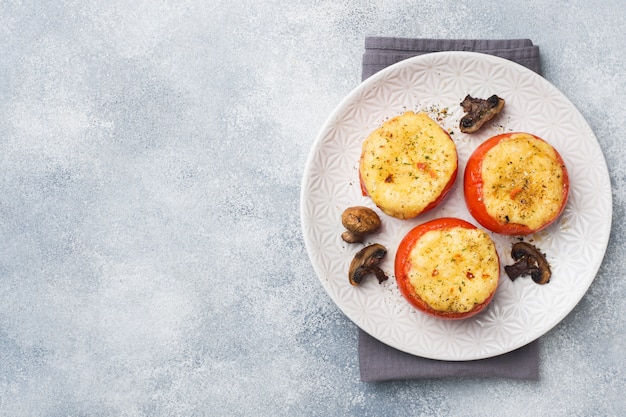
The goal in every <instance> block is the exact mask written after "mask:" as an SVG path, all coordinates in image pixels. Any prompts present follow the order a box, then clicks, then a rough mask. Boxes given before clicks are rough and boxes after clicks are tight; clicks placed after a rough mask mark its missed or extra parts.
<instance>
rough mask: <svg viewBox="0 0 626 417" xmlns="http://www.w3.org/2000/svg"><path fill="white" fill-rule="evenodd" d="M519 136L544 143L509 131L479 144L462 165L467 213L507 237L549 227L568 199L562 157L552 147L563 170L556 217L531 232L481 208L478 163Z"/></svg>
mask: <svg viewBox="0 0 626 417" xmlns="http://www.w3.org/2000/svg"><path fill="white" fill-rule="evenodd" d="M520 133H522V134H527V135H530V136H533V137H534V138H536V139H538V140H541V141H544V142H545V140H544V139H542V138H540V137H538V136H536V135H533V134H530V133H525V132H511V133H503V134H500V135H496V136H493V137H491V138H489V139H487V140H486V141H484V142H483V143H481V144H480V145H479V146H478V148H476V150H475V151H474V152H473V153H472V155H471V156H470V158H469V159H468V161H467V165H466V166H465V172H464V175H463V193H464V195H465V204H466V206H467V209H468V211H469V213H470V214H471V215H472V217H473V218H474V219H476V221H477V222H478V223H480V224H481V225H482V226H483V227H485V228H486V229H488V230H490V231H492V232H495V233H499V234H502V235H508V236H525V235H530V234H533V233H536V232H538V231H540V230H543V229H545V228H546V227H548V226H550V224H552V223H553V222H554V221H555V220H556V219H558V218H559V216H560V215H561V214H562V213H563V210H564V209H565V205H566V203H567V198H568V196H569V175H568V173H567V169H566V167H565V163H564V161H563V158H562V157H561V155H560V154H559V153H558V151H557V150H556V149H554V147H553V149H554V152H555V153H556V158H557V161H558V162H559V164H560V165H561V167H562V168H563V204H562V205H561V207H560V209H559V211H558V212H557V213H556V215H555V216H554V217H553V218H552V219H550V220H549V221H548V222H546V223H544V224H543V225H542V226H541V227H538V228H534V229H533V228H530V227H528V226H525V225H522V224H517V223H500V222H499V221H498V220H496V219H494V218H493V217H491V216H490V215H489V213H488V212H487V208H486V207H485V203H484V202H483V179H482V175H481V170H482V160H483V158H484V156H485V154H486V153H487V152H488V151H489V150H490V149H491V148H493V147H494V146H496V145H497V144H498V143H500V142H501V141H502V140H505V139H507V138H509V137H510V136H512V135H515V134H520Z"/></svg>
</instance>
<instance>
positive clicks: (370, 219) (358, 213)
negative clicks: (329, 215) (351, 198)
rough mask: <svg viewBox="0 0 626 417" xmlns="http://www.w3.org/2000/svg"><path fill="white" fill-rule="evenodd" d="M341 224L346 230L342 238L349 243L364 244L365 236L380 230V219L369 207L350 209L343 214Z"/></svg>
mask: <svg viewBox="0 0 626 417" xmlns="http://www.w3.org/2000/svg"><path fill="white" fill-rule="evenodd" d="M341 224H343V227H345V228H346V231H345V232H343V233H342V235H341V238H342V239H343V240H344V241H346V242H347V243H358V242H363V239H364V238H365V235H367V234H368V233H374V232H375V231H377V230H378V229H379V228H380V224H381V223H380V217H378V214H376V212H375V211H374V210H372V209H371V208H369V207H364V206H355V207H348V208H347V209H345V210H344V212H343V213H342V214H341Z"/></svg>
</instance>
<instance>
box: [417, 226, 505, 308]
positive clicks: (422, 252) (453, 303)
mask: <svg viewBox="0 0 626 417" xmlns="http://www.w3.org/2000/svg"><path fill="white" fill-rule="evenodd" d="M409 258H410V267H409V270H408V276H409V281H410V282H411V285H412V286H413V289H414V291H415V293H416V294H417V295H418V296H419V297H420V298H421V299H422V300H423V301H424V302H426V303H427V304H428V305H429V306H431V307H432V308H433V309H435V310H438V311H446V312H455V313H464V312H467V311H470V310H472V309H473V308H474V307H475V306H477V305H479V304H482V303H483V302H484V301H485V300H486V299H487V298H489V296H490V295H491V294H492V293H493V292H494V291H495V289H496V287H497V286H498V279H499V276H500V262H499V260H498V254H497V253H496V248H495V245H494V244H493V241H492V240H491V238H490V237H489V236H488V235H487V233H485V232H484V231H483V230H480V229H467V228H463V227H455V228H452V229H449V230H433V231H429V232H426V233H425V234H424V235H423V236H421V237H420V238H419V239H418V241H417V242H416V244H415V246H414V247H413V249H412V250H411V252H410V255H409Z"/></svg>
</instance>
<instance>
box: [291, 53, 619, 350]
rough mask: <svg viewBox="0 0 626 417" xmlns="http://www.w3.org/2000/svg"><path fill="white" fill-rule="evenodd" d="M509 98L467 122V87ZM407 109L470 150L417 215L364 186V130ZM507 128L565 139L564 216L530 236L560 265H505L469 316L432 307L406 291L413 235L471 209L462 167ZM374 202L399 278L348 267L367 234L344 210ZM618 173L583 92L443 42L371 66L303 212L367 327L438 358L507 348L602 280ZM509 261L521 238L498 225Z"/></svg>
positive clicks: (327, 265) (315, 167)
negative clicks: (377, 200) (399, 253)
mask: <svg viewBox="0 0 626 417" xmlns="http://www.w3.org/2000/svg"><path fill="white" fill-rule="evenodd" d="M467 94H471V95H473V96H476V97H488V96H490V95H491V94H498V95H499V96H500V97H503V98H504V99H505V100H506V106H505V109H504V111H503V113H502V114H501V115H500V116H499V117H498V118H496V119H494V120H492V123H490V124H488V125H486V126H485V127H483V129H482V130H481V131H480V132H478V133H475V134H473V135H465V134H463V133H461V132H460V131H459V130H458V121H459V119H460V117H461V116H462V114H463V112H462V109H461V107H460V105H459V103H460V102H461V100H462V99H463V98H464V97H465V95H467ZM406 110H414V111H420V110H424V111H428V112H429V113H430V114H431V116H432V117H433V118H435V119H438V120H439V122H440V124H441V125H442V126H443V127H444V128H446V129H448V131H450V132H451V134H452V138H453V139H454V141H455V143H456V145H457V149H458V153H459V175H458V177H457V183H456V184H455V185H454V188H453V190H452V191H451V192H450V195H449V196H448V197H447V198H446V200H444V202H443V204H442V205H440V206H439V207H438V208H437V209H435V210H434V211H431V212H429V213H427V214H425V215H422V216H419V217H418V218H416V219H413V220H408V221H407V220H398V219H393V218H391V217H388V216H385V215H383V214H382V213H381V212H380V210H378V209H377V208H376V207H375V206H374V205H373V204H372V202H371V200H369V199H368V198H365V197H362V196H361V193H360V187H359V180H358V160H359V156H360V151H361V142H362V141H363V139H364V138H365V137H366V136H367V135H368V134H369V132H371V131H372V130H373V129H375V128H376V127H378V126H379V125H380V124H381V123H382V122H383V121H384V120H386V119H388V118H390V117H393V116H396V115H398V114H401V113H403V112H404V111H406ZM507 131H527V132H530V133H533V134H536V135H538V136H540V137H542V138H544V139H546V140H547V141H548V142H549V143H551V144H552V145H554V146H555V147H556V148H557V149H558V151H559V153H560V154H561V155H562V157H563V159H564V160H565V163H566V165H567V168H568V171H569V174H570V181H571V194H570V199H569V202H568V205H567V206H566V209H565V211H564V213H563V215H562V216H561V218H560V219H559V220H558V221H557V222H556V223H555V224H553V225H552V226H550V227H549V228H548V229H546V230H544V231H542V232H540V233H538V234H536V235H534V236H531V237H529V238H528V239H530V238H532V239H533V242H534V243H535V244H536V245H537V246H538V247H539V248H540V249H541V250H542V251H544V252H545V253H546V254H547V258H548V261H549V262H550V264H551V265H552V269H553V277H552V280H551V282H550V283H549V284H547V285H544V286H539V285H537V284H534V283H533V282H532V281H531V280H530V279H529V278H520V279H518V280H516V281H515V282H512V281H510V280H509V279H508V277H507V276H506V274H504V271H502V276H501V279H500V286H499V288H498V292H497V293H496V296H495V297H494V300H493V302H492V304H491V305H490V307H489V308H488V310H486V311H484V312H483V313H481V314H479V315H477V316H475V317H474V318H470V319H467V320H464V321H455V322H449V321H442V320H439V319H436V318H432V317H428V316H426V315H424V314H422V313H420V312H418V311H416V310H414V309H413V308H412V307H410V306H409V304H408V303H407V302H406V301H405V300H404V299H403V298H402V296H401V295H400V293H399V291H398V287H397V285H396V282H395V277H394V275H393V259H394V257H395V250H396V248H397V246H398V243H399V242H400V240H401V239H402V237H403V236H404V235H405V234H406V233H407V232H408V231H409V230H410V229H411V228H412V227H414V226H415V225H416V224H419V223H422V222H424V221H426V220H429V219H432V218H436V217H442V216H455V217H459V218H462V219H465V220H468V221H470V222H472V223H474V224H477V223H476V222H475V221H474V220H473V219H472V218H471V216H470V215H469V214H468V212H467V209H466V206H465V202H464V200H463V193H462V184H461V182H462V177H463V175H462V173H463V170H464V169H465V162H466V161H467V158H468V157H469V155H470V154H471V152H472V151H473V150H474V149H475V148H476V146H478V144H480V143H481V142H482V141H483V140H485V139H487V138H488V137H490V136H493V135H495V134H498V133H502V132H507ZM354 205H366V206H369V207H372V208H373V209H375V210H376V211H377V212H378V213H379V215H380V216H381V219H382V222H383V227H382V230H381V231H380V233H378V234H376V235H374V236H372V237H371V238H370V240H368V241H366V242H365V244H368V243H373V242H378V243H381V244H383V245H385V246H386V247H387V249H388V251H389V252H388V254H387V257H386V259H385V261H384V262H383V264H382V267H383V269H384V270H385V271H386V272H387V273H388V275H389V276H390V279H389V280H388V281H386V282H385V283H383V284H382V285H379V284H378V282H377V281H376V280H375V279H369V280H366V281H365V282H364V283H363V284H362V285H361V286H360V287H352V286H351V285H350V284H349V282H348V278H347V268H348V265H349V263H350V260H351V259H352V257H353V255H354V253H356V252H357V251H358V250H359V249H360V248H361V247H363V245H361V244H359V245H348V244H346V243H344V242H343V241H342V240H341V238H340V234H341V232H342V230H343V229H342V225H341V221H340V217H341V212H342V211H343V210H344V209H345V208H347V207H349V206H354ZM611 210H612V201H611V189H610V181H609V175H608V171H607V167H606V163H605V160H604V156H603V155H602V151H601V149H600V147H599V145H598V142H597V139H596V138H595V136H594V134H593V132H592V131H591V129H590V128H589V126H588V124H587V122H586V121H585V120H584V118H583V117H582V116H581V114H580V113H579V112H578V110H577V109H576V108H575V107H574V106H573V105H572V103H571V102H570V101H569V100H568V99H567V98H566V97H565V96H564V95H563V94H562V93H560V92H559V91H558V90H557V89H556V88H555V87H553V86H552V85H551V84H550V83H548V82H547V81H546V80H545V79H544V78H542V77H540V76H539V75H537V74H535V73H534V72H532V71H530V70H528V69H526V68H524V67H522V66H520V65H518V64H515V63H513V62H510V61H507V60H504V59H501V58H497V57H492V56H490V55H483V54H477V53H472V52H442V53H435V54H429V55H423V56H420V57H416V58H412V59H409V60H406V61H403V62H400V63H398V64H396V65H394V66H391V67H389V68H387V69H385V70H383V71H381V72H380V73H378V74H376V75H374V76H373V77H371V78H369V79H368V80H367V81H365V82H364V83H362V84H361V85H360V86H359V87H357V88H356V89H355V90H354V91H352V92H351V93H350V94H349V95H348V96H347V97H346V98H345V99H344V100H343V101H342V102H341V104H340V105H339V106H338V107H337V109H336V110H335V111H334V112H333V114H332V115H331V116H330V117H329V119H328V121H327V122H326V124H325V126H324V127H323V128H322V130H321V132H320V134H319V136H318V138H317V140H316V142H315V144H314V147H313V149H312V150H311V154H310V155H309V159H308V161H307V166H306V169H305V172H304V178H303V181H302V194H301V218H302V227H303V233H304V239H305V243H306V247H307V250H308V252H309V256H310V258H311V261H312V264H313V266H314V268H315V271H316V273H317V275H318V277H319V278H320V281H321V283H322V285H323V286H324V288H325V290H326V291H327V292H328V294H329V295H330V297H331V298H332V300H333V301H334V302H335V303H336V304H337V306H338V307H339V308H340V309H341V310H342V311H343V312H344V313H345V314H346V315H347V316H348V317H349V318H350V319H351V320H352V321H353V322H354V323H355V324H356V325H357V326H359V327H361V328H362V329H363V330H365V331H366V332H368V333H369V334H371V335H372V336H374V337H376V338H377V339H379V340H381V341H382V342H384V343H387V344H388V345H390V346H393V347H395V348H396V349H399V350H402V351H405V352H408V353H411V354H414V355H418V356H423V357H427V358H432V359H442V360H471V359H481V358H487V357H491V356H496V355H499V354H502V353H506V352H509V351H511V350H513V349H516V348H518V347H521V346H523V345H525V344H527V343H529V342H531V341H533V340H535V339H536V338H538V337H540V336H541V335H543V334H544V333H546V332H547V331H548V330H550V329H551V328H552V327H554V326H555V325H556V324H557V323H559V321H561V320H562V319H563V318H564V317H565V316H566V315H567V314H568V313H569V312H570V311H571V310H572V309H573V308H574V307H575V306H576V304H577V303H578V302H579V301H580V299H581V298H582V296H583V295H584V294H585V292H586V291H587V289H588V288H589V285H590V284H591V282H592V281H593V279H594V277H595V275H596V272H597V270H598V268H599V267H600V263H601V262H602V258H603V257H604V252H605V250H606V245H607V243H608V239H609V233H610V227H611V215H612V213H611ZM492 237H493V239H494V241H495V242H496V247H497V249H498V253H499V255H500V259H501V262H502V265H503V266H504V265H506V264H510V263H511V258H510V247H511V244H512V241H513V240H514V239H515V238H511V237H505V236H501V235H495V234H492Z"/></svg>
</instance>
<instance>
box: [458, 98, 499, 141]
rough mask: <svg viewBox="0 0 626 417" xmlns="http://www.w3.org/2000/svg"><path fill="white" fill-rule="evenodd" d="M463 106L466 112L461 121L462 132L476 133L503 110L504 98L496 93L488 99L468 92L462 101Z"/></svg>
mask: <svg viewBox="0 0 626 417" xmlns="http://www.w3.org/2000/svg"><path fill="white" fill-rule="evenodd" d="M461 107H463V110H465V113H466V114H465V116H463V117H462V118H461V122H460V123H459V127H460V129H461V132H463V133H474V132H477V131H478V130H479V129H480V128H481V127H482V126H483V125H484V124H485V123H487V122H488V121H489V120H491V119H493V118H494V117H496V115H497V114H498V113H500V112H501V111H502V109H503V108H504V100H503V99H502V98H500V97H498V96H497V95H495V94H494V95H492V96H491V97H489V98H488V99H486V100H485V99H482V98H474V97H472V96H470V95H469V94H468V95H467V96H466V97H465V99H463V101H462V102H461Z"/></svg>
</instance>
